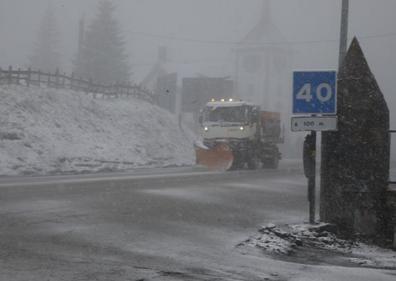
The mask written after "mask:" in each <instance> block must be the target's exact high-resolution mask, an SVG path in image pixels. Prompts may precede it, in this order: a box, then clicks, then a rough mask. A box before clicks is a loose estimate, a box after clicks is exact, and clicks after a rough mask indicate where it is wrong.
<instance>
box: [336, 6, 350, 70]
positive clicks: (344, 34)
mask: <svg viewBox="0 0 396 281" xmlns="http://www.w3.org/2000/svg"><path fill="white" fill-rule="evenodd" d="M348 15H349V0H342V8H341V32H340V54H339V58H338V68H340V67H341V64H342V61H343V60H344V58H345V55H346V52H347V44H348Z"/></svg>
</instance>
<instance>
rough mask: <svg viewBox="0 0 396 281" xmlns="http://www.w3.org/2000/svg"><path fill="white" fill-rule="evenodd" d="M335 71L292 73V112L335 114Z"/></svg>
mask: <svg viewBox="0 0 396 281" xmlns="http://www.w3.org/2000/svg"><path fill="white" fill-rule="evenodd" d="M336 81H337V73H336V71H295V72H294V73H293V114H307V113H309V114H335V113H336V109H337V104H336V101H337V92H336V89H337V86H336Z"/></svg>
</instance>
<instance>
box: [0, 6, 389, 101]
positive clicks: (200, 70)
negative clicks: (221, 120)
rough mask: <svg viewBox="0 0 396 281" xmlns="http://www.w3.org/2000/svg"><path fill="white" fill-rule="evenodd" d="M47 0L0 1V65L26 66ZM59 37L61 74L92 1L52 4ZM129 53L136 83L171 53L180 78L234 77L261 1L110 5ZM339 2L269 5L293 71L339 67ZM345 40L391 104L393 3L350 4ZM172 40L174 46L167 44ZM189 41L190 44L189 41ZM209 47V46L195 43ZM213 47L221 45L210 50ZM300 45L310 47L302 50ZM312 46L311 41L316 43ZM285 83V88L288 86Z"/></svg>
mask: <svg viewBox="0 0 396 281" xmlns="http://www.w3.org/2000/svg"><path fill="white" fill-rule="evenodd" d="M49 1H51V0H0V39H1V43H0V66H1V67H7V66H8V65H10V64H12V65H15V66H21V67H23V66H24V65H25V64H26V63H27V58H28V56H29V54H30V53H31V50H32V45H33V42H34V40H35V36H36V34H37V29H38V25H39V22H40V20H41V18H42V16H43V13H44V11H45V9H46V7H47V5H48V2H49ZM51 2H52V4H53V6H54V8H55V12H56V15H57V17H58V24H59V27H60V32H61V53H62V62H63V68H64V71H66V72H70V70H71V60H72V58H73V55H74V54H75V52H76V48H77V47H76V44H77V42H76V41H77V26H78V20H79V18H80V17H81V16H82V15H85V17H86V20H87V21H88V22H89V21H90V19H91V18H92V16H93V15H94V14H95V11H96V3H97V1H96V0H52V1H51ZM113 2H114V3H115V4H116V6H117V17H118V20H119V22H120V27H121V30H122V32H123V34H124V36H125V39H126V41H127V46H126V51H127V53H128V55H129V58H130V64H131V66H132V69H133V72H134V77H133V78H134V80H136V81H137V82H139V80H141V79H142V78H143V77H144V76H145V74H146V73H147V72H148V71H149V69H150V67H151V65H152V63H154V62H155V59H156V56H157V48H158V46H160V45H165V46H168V47H169V48H170V63H171V65H172V67H173V68H175V69H177V70H178V72H179V75H180V76H191V75H196V74H205V75H219V76H226V75H231V74H232V71H233V70H232V67H233V62H234V59H233V57H232V54H233V52H232V50H233V47H234V46H235V45H233V44H227V43H225V42H230V43H231V42H238V41H239V40H241V39H242V38H243V36H244V35H245V34H246V33H247V32H248V31H249V30H250V29H251V28H252V27H253V26H254V25H255V24H256V23H257V21H258V18H259V17H260V13H261V6H262V1H261V0H115V1H113ZM340 7H341V0H272V1H271V17H272V20H273V22H274V24H275V25H276V26H277V27H278V28H279V29H280V30H281V32H282V34H283V36H284V38H285V41H287V42H294V43H292V44H291V45H290V46H291V48H292V52H293V57H294V58H293V68H295V69H329V68H336V66H337V61H338V60H337V56H338V37H339V23H340ZM350 9H351V11H350V28H349V35H350V37H351V38H352V36H354V35H356V36H358V38H360V41H361V44H362V47H363V49H364V52H365V54H366V56H367V59H368V61H369V64H370V66H371V68H372V70H373V72H374V74H375V75H376V77H377V79H378V82H379V85H380V87H381V89H382V90H383V92H384V94H385V96H386V98H387V100H388V102H390V103H391V104H396V98H395V97H394V96H395V94H394V92H395V89H396V79H395V74H394V71H395V70H394V69H395V66H396V54H395V49H396V30H395V27H396V17H395V16H394V12H395V11H396V1H394V0H376V1H370V0H351V1H350ZM169 37H172V38H174V39H170V38H169ZM190 39H194V40H190ZM197 41H211V42H197ZM213 41H221V42H220V43H214V42H213ZM303 41H309V42H306V43H303ZM313 41H315V42H313ZM286 82H290V81H286Z"/></svg>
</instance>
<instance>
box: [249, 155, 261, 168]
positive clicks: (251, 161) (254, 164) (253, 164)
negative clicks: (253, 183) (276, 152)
mask: <svg viewBox="0 0 396 281" xmlns="http://www.w3.org/2000/svg"><path fill="white" fill-rule="evenodd" d="M259 165H260V163H259V159H257V158H256V157H252V158H250V159H249V160H248V161H247V166H248V168H249V170H256V169H257V168H258V167H259Z"/></svg>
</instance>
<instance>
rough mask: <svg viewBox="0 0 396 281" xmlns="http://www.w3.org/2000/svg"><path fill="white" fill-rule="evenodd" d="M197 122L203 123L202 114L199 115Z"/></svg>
mask: <svg viewBox="0 0 396 281" xmlns="http://www.w3.org/2000/svg"><path fill="white" fill-rule="evenodd" d="M198 122H199V124H201V125H202V123H203V116H202V115H199V117H198Z"/></svg>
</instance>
